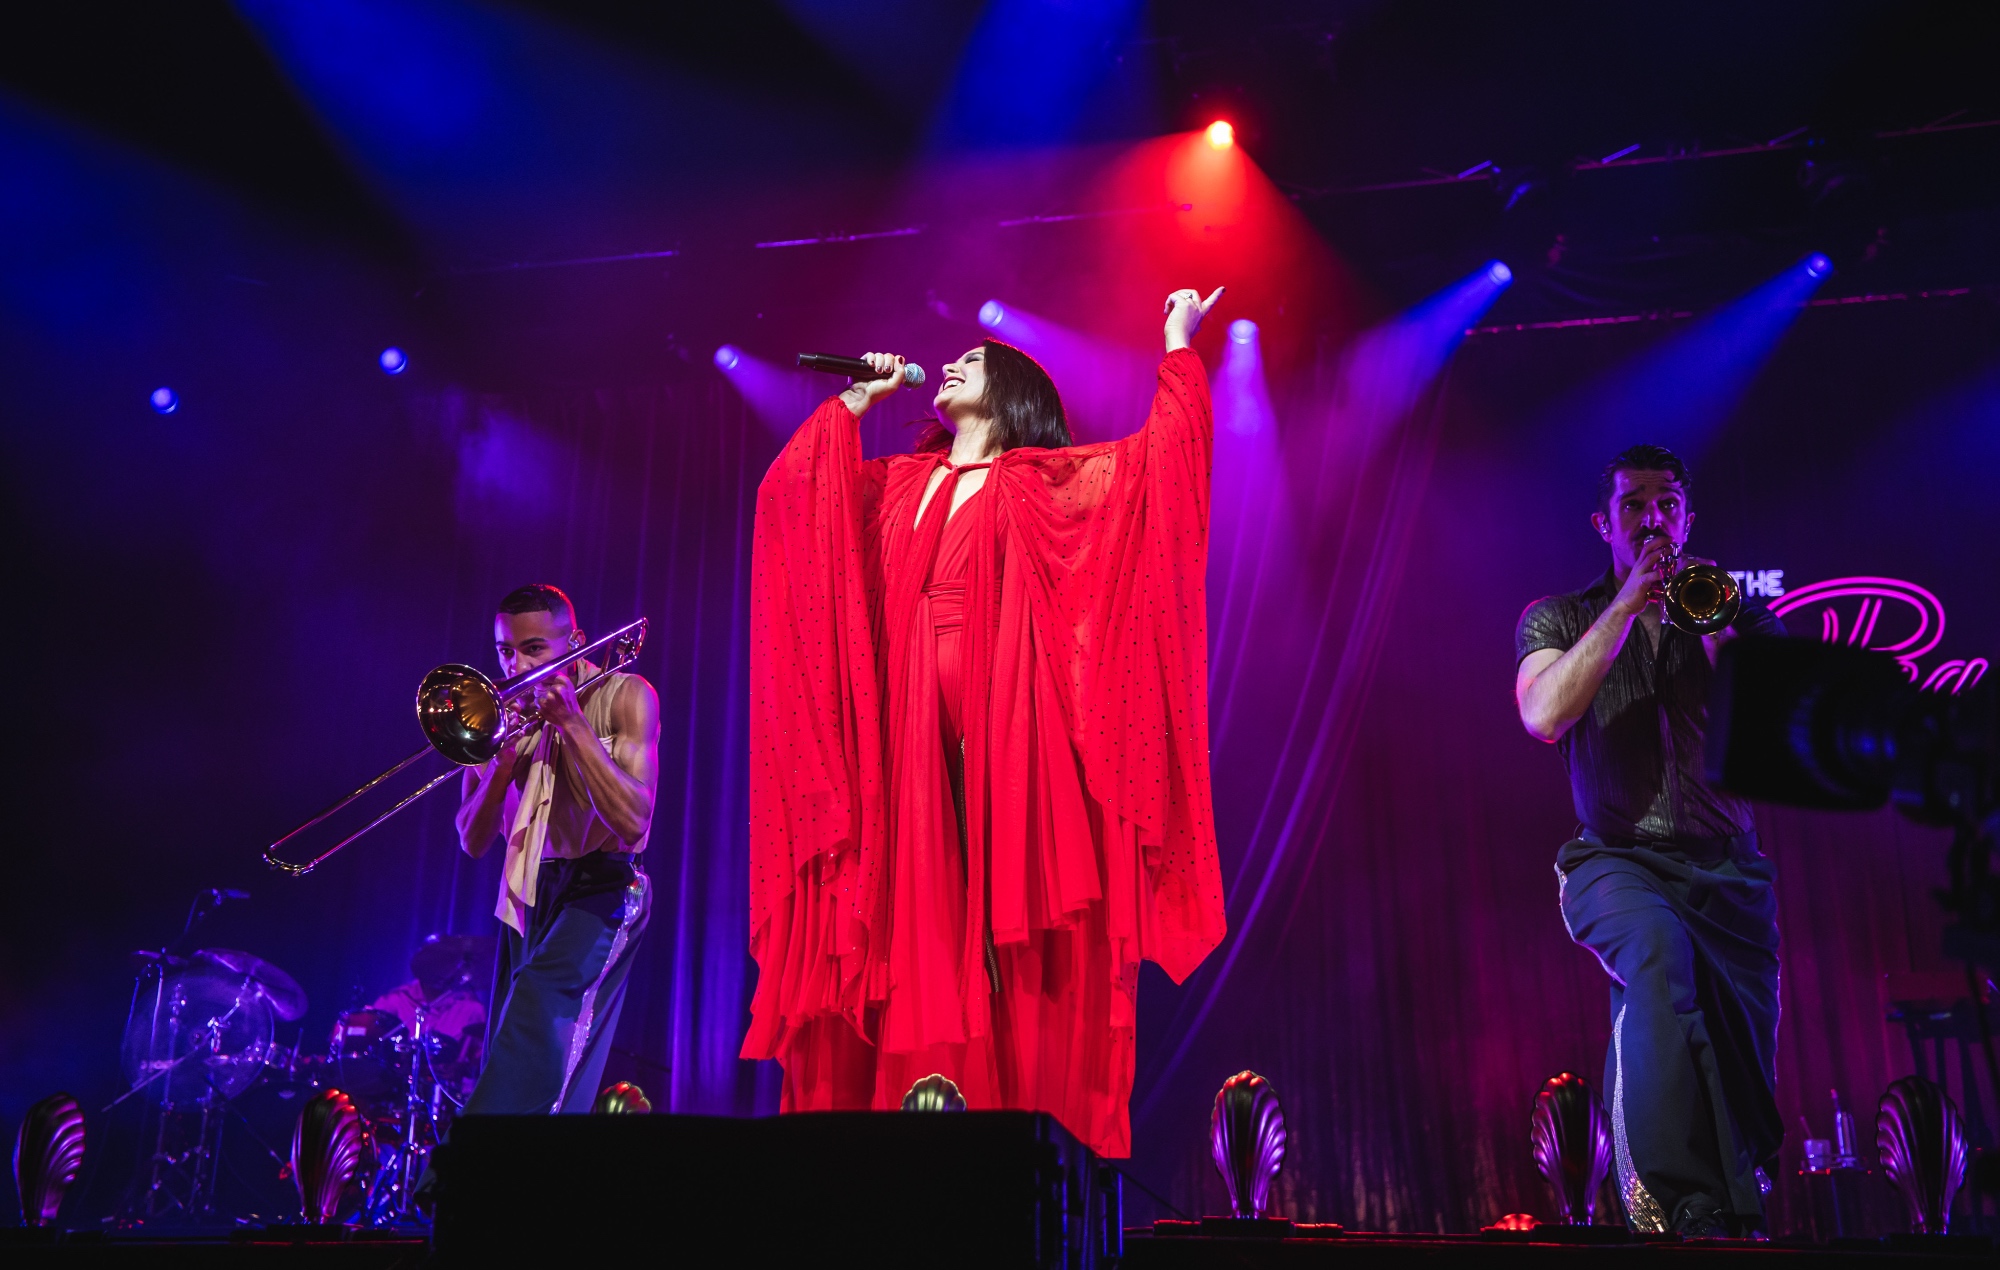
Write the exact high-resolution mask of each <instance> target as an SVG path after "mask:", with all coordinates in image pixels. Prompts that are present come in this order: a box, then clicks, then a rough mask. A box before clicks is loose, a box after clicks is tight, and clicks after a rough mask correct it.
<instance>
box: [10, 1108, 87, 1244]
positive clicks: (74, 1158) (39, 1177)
mask: <svg viewBox="0 0 2000 1270" xmlns="http://www.w3.org/2000/svg"><path fill="white" fill-rule="evenodd" d="M82 1168H83V1109H82V1108H81V1107H78V1106H77V1105H76V1099H74V1098H72V1097H70V1096H69V1095H68V1094H50V1095H49V1096H48V1097H47V1098H44V1099H42V1100H41V1101H40V1102H38V1103H36V1104H35V1105H34V1106H32V1107H30V1108H28V1114H27V1115H26V1116H25V1117H23V1118H22V1120H21V1128H20V1130H19V1131H18V1132H16V1133H15V1135H14V1186H15V1189H16V1190H17V1191H18V1192H19V1193H20V1196H21V1220H22V1221H23V1222H26V1223H27V1224H28V1225H30V1226H46V1225H49V1224H50V1223H51V1222H53V1221H55V1219H56V1211H57V1210H58V1209H60V1208H61V1207H62V1201H63V1192H65V1191H67V1190H68V1189H69V1184H70V1183H71V1182H74V1181H76V1175H77V1173H78V1172H80V1171H81V1170H82Z"/></svg>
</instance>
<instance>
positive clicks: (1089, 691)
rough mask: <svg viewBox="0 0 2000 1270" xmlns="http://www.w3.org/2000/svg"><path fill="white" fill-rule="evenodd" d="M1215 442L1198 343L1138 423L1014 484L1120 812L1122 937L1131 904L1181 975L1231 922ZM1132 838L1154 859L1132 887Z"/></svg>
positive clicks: (1092, 742)
mask: <svg viewBox="0 0 2000 1270" xmlns="http://www.w3.org/2000/svg"><path fill="white" fill-rule="evenodd" d="M1213 447H1214V416H1213V412H1212V410H1211V408H1210V404H1209V396H1208V377H1207V374H1206V373H1205V372H1204V370H1203V369H1202V364H1201V359H1200V358H1199V357H1198V356H1197V355H1196V354H1195V353H1194V352H1192V351H1191V350H1186V349H1183V350H1180V351H1177V352H1173V353H1169V354H1168V355H1167V357H1166V359H1165V360H1164V361H1163V362H1161V364H1160V374H1159V387H1158V390H1157V392H1156V393H1155V395H1154V398H1153V408H1152V411H1151V413H1150V414H1149V415H1148V416H1147V419H1146V423H1145V426H1144V427H1143V428H1141V429H1140V430H1139V431H1138V432H1137V433H1135V434H1133V435H1132V436H1130V437H1127V438H1125V439H1124V440H1122V441H1118V442H1115V443H1112V444H1109V445H1101V446H1087V447H1078V448H1076V449H1073V450H1068V451H1053V452H1049V457H1048V458H1047V459H1045V460H1041V461H1039V462H1038V463H1037V466H1038V467H1039V468H1040V469H1041V473H1042V476H1043V480H1042V481H1040V482H1020V483H1019V484H1018V485H1017V486H1014V487H1012V488H1010V489H1009V494H1010V495H1011V497H1010V499H1009V506H1008V512H1009V515H1010V520H1011V521H1012V524H1013V528H1014V530H1015V532H1017V533H1018V534H1019V535H1021V545H1022V548H1023V550H1021V551H1020V552H1019V553H1018V557H1017V558H1019V559H1020V560H1022V561H1023V562H1024V563H1028V564H1030V566H1031V568H1032V569H1033V571H1034V572H1035V573H1036V574H1037V577H1036V585H1035V586H1033V587H1032V592H1033V595H1032V596H1031V597H1030V603H1031V604H1032V605H1033V607H1034V608H1036V609H1037V610H1038V611H1037V615H1036V622H1035V625H1036V628H1037V632H1038V635H1039V636H1040V637H1042V638H1044V639H1046V640H1047V642H1048V643H1049V645H1050V649H1051V651H1052V652H1053V653H1054V654H1055V661H1056V664H1057V665H1058V667H1061V668H1063V669H1066V670H1067V671H1068V673H1067V675H1065V676H1063V678H1065V679H1066V682H1064V683H1062V684H1061V685H1060V692H1061V696H1062V697H1063V698H1064V702H1063V704H1064V710H1063V713H1064V714H1065V715H1066V716H1067V718H1068V720H1069V721H1070V727H1071V729H1072V741H1073V743H1074V745H1075V747H1076V752H1077V755H1078V757H1079V759H1080V760H1081V764H1082V767H1083V773H1084V780H1085V782H1086V785H1087V787H1088V789H1089V791H1090V794H1091V797H1092V799H1093V800H1094V801H1095V802H1096V803H1097V804H1098V805H1099V806H1100V807H1101V808H1102V809H1103V812H1104V817H1105V834H1106V843H1105V848H1106V855H1107V859H1106V862H1105V867H1106V872H1107V882H1108V884H1109V885H1110V887H1111V888H1112V892H1113V894H1111V895H1109V896H1107V899H1108V900H1109V901H1110V907H1111V910H1112V916H1113V928H1114V929H1113V935H1114V937H1117V936H1118V934H1119V932H1118V931H1117V929H1116V927H1117V926H1118V925H1120V924H1121V923H1120V922H1119V921H1118V910H1120V909H1123V908H1127V907H1128V906H1129V907H1131V908H1132V909H1133V910H1135V911H1134V914H1133V920H1134V922H1135V925H1136V929H1135V930H1134V931H1133V938H1134V939H1135V940H1136V942H1137V945H1138V951H1139V954H1140V955H1141V956H1143V957H1144V958H1146V959H1148V960H1151V961H1154V962H1156V963H1158V964H1159V966H1160V967H1161V968H1162V969H1164V970H1165V971H1166V972H1167V973H1168V974H1169V975H1171V976H1172V977H1173V978H1174V979H1175V980H1176V981H1179V980H1181V979H1183V978H1185V977H1186V976H1187V975H1188V974H1190V973H1191V972H1192V971H1193V970H1194V968H1195V967H1196V966H1197V965H1199V964H1200V962H1201V960H1202V958H1203V957H1205V956H1207V955H1208V952H1209V950H1211V949H1212V948H1214V947H1215V946H1216V945H1217V944H1218V943H1220V942H1221V940H1222V937H1223V934H1224V933H1225V931H1226V929H1227V921H1226V918H1225V915H1224V911H1223V903H1222V870H1221V865H1220V862H1219V860H1218V858H1217V854H1216V842H1215V820H1214V811H1213V807H1212V804H1211V799H1210V794H1209V770H1208V602H1207V587H1206V575H1207V569H1208V517H1209V473H1210V467H1211V455H1212V452H1213ZM1127 843H1129V844H1131V846H1132V847H1133V848H1134V849H1135V850H1136V852H1137V855H1138V859H1137V860H1136V861H1135V864H1137V865H1138V866H1139V867H1138V868H1136V869H1135V870H1134V873H1135V874H1136V877H1134V878H1132V880H1131V883H1130V885H1131V891H1130V892H1127V893H1126V894H1124V895H1121V894H1120V893H1119V892H1121V890H1123V887H1124V881H1123V880H1122V879H1121V877H1120V876H1119V875H1120V872H1121V870H1120V867H1119V863H1120V862H1119V859H1118V857H1119V855H1120V854H1122V853H1121V851H1120V847H1121V844H1127Z"/></svg>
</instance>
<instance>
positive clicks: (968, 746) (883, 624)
mask: <svg viewBox="0 0 2000 1270" xmlns="http://www.w3.org/2000/svg"><path fill="white" fill-rule="evenodd" d="M1221 295H1222V291H1221V289H1220V288H1218V289H1217V290H1216V292H1215V293H1214V294H1213V295H1211V296H1209V297H1208V298H1207V299H1206V300H1203V299H1202V298H1201V296H1200V294H1199V293H1197V292H1194V291H1177V292H1175V293H1174V294H1173V295H1172V296H1170V297H1169V298H1168V300H1167V319H1166V345H1167V353H1166V357H1165V359H1164V360H1162V361H1161V363H1160V372H1159V388H1158V391H1157V393H1156V395H1155V396H1154V399H1153V407H1152V412H1151V413H1150V414H1149V415H1148V416H1147V418H1146V422H1145V425H1144V426H1143V427H1142V428H1140V429H1139V431H1138V432H1136V433H1134V434H1133V435H1131V436H1129V437H1127V438H1125V439H1124V440H1122V441H1115V442H1109V443H1105V444H1098V445H1080V446H1079V445H1072V444H1071V443H1070V435H1069V429H1068V425H1067V424H1066V422H1065V421H1064V418H1063V413H1062V402H1061V399H1060V398H1059V397H1058V395H1057V393H1056V388H1055V385H1054V384H1053V383H1052V382H1050V380H1049V377H1048V376H1047V374H1045V373H1044V372H1043V371H1042V368H1041V367H1040V366H1039V365H1037V364H1036V363H1035V362H1034V360H1033V359H1032V358H1030V357H1028V356H1027V355H1026V354H1025V353H1022V352H1021V351H1020V350H1018V349H1015V348H1012V347H1010V346H1008V345H1006V344H1002V343H999V342H997V341H994V340H988V341H986V342H985V343H984V344H982V345H980V346H979V347H977V348H974V349H973V350H971V351H970V352H968V353H967V354H965V356H963V357H961V358H960V359H959V360H958V361H956V362H954V363H952V364H950V365H948V366H946V367H945V368H944V382H943V384H942V385H941V386H940V387H939V389H938V392H937V397H936V399H935V402H934V405H935V407H936V410H937V418H938V423H937V424H936V425H933V426H932V427H931V428H929V429H927V430H926V432H925V434H924V435H923V436H922V437H921V438H920V440H919V442H918V445H917V450H916V452H915V453H913V454H901V455H896V456H894V457H891V458H887V459H877V460H873V461H868V462H864V461H863V460H862V458H861V444H860V430H859V428H858V426H857V421H858V419H859V418H860V416H861V415H862V414H863V413H864V412H866V411H867V410H868V409H869V408H870V407H871V406H873V405H875V404H876V403H877V402H879V401H881V400H882V399H883V398H884V397H887V396H888V395H889V394H890V393H892V392H894V391H895V390H896V387H897V385H898V384H900V383H901V373H902V369H903V359H902V358H900V357H894V356H889V355H886V354H875V353H871V354H869V360H870V362H871V363H872V364H873V365H874V366H875V367H876V368H877V370H878V371H890V372H894V376H893V377H891V378H886V379H877V380H870V381H865V382H860V383H856V384H853V385H851V386H850V387H849V388H848V389H847V390H846V391H845V392H843V393H841V394H840V395H839V396H836V397H831V398H828V399H827V401H826V402H825V403H824V404H823V405H821V406H820V408H819V409H818V410H817V411H816V412H815V413H814V414H813V416H812V417H811V418H809V419H807V420H806V422H805V423H804V424H803V425H802V426H801V427H800V428H799V430H798V432H797V433H796V434H795V435H794V436H793V437H792V440H791V442H790V443H789V444H788V445H787V446H786V447H785V449H784V451H783V453H781V454H780V455H779V456H778V458H777V460H776V461H775V462H774V463H772V465H771V469H770V471H769V472H768V473H767V474H766V475H765V477H764V481H763V484H762V486H761V487H760V488H759V490H758V495H757V524H756V545H755V548H754V555H753V564H752V574H753V579H752V592H751V641H752V643H751V687H750V751H751V785H750V818H751V819H750V824H751V829H750V831H751V878H750V932H751V935H750V938H751V952H752V953H753V955H754V956H755V957H756V958H757V963H758V966H759V968H760V971H761V974H760V978H759V980H758V984H757V992H756V997H755V999H754V1001H753V1002H752V1005H751V1024H750V1031H749V1035H748V1036H747V1037H745V1039H744V1042H743V1055H744V1057H746V1058H776V1059H778V1060H779V1062H780V1063H781V1064H782V1065H783V1067H784V1075H785V1079H784V1094H783V1104H782V1105H783V1109H784V1110H786V1111H810V1110H834V1109H863V1108H871V1107H872V1108H876V1109H882V1110H891V1109H894V1108H896V1107H898V1106H900V1105H901V1103H902V1099H903V1095H904V1093H905V1092H906V1091H907V1090H908V1089H909V1087H910V1086H911V1085H912V1084H913V1083H914V1082H916V1081H917V1080H920V1079H922V1078H923V1077H924V1076H927V1075H929V1074H931V1073H934V1072H936V1073H942V1074H943V1075H945V1076H948V1077H950V1078H951V1079H952V1080H953V1081H955V1082H956V1083H957V1085H958V1087H959V1089H960V1090H961V1091H962V1092H963V1093H964V1095H965V1099H966V1102H967V1104H968V1105H969V1106H970V1107H972V1108H973V1109H975V1110H978V1109H986V1108H1001V1107H1005V1108H1020V1109H1027V1110H1036V1111H1047V1112H1050V1113H1052V1114H1053V1115H1054V1116H1055V1117H1056V1118H1057V1119H1058V1120H1059V1121H1061V1123H1062V1124H1063V1125H1064V1126H1065V1127H1066V1128H1068V1129H1069V1130H1070V1131H1071V1132H1072V1133H1074V1134H1075V1135H1076V1136H1077V1137H1078V1138H1080V1139H1082V1140H1083V1141H1084V1142H1085V1143H1086V1144H1088V1145H1089V1146H1091V1147H1092V1148H1094V1149H1095V1150H1096V1151H1098V1152H1099V1153H1100V1154H1103V1155H1108V1156H1125V1155H1129V1154H1130V1153H1131V1147H1130V1143H1131V1123H1130V1116H1129V1112H1128V1103H1129V1101H1130V1098H1131V1091H1132V1072H1133V1032H1134V1022H1135V1015H1136V993H1137V988H1138V980H1139V962H1140V961H1141V960H1142V959H1150V960H1152V961H1154V962H1156V963H1158V964H1159V965H1160V966H1161V967H1162V968H1163V969H1164V970H1166V972H1167V973H1168V974H1169V975H1171V976H1172V977H1173V978H1174V979H1175V980H1176V981H1179V980H1182V979H1184V978H1185V977H1186V976H1187V975H1188V974H1189V973H1190V972H1192V971H1193V969H1194V968H1195V966H1196V965H1198V964H1199V963H1200V962H1201V959H1202V958H1203V957H1204V956H1206V955H1207V953H1208V951H1209V950H1210V949H1211V948H1213V947H1214V946H1215V945H1216V943H1217V942H1219V941H1220V940H1221V938H1222V935H1223V930H1224V918H1223V908H1222V879H1221V870H1220V867H1219V865H1218V863H1217V859H1216V851H1215V830H1214V824H1213V818H1212V815H1211V811H1210V805H1209V782H1208V688H1207V675H1208V648H1207V602H1206V597H1205V591H1204V576H1203V575H1204V572H1205V570H1206V568H1207V561H1208V498H1209V460H1210V452H1211V446H1212V441H1213V420H1212V414H1211V411H1210V406H1209V398H1208V379H1207V376H1206V374H1205V372H1204V371H1203V369H1202V364H1201V359H1200V358H1199V357H1198V356H1196V354H1195V353H1194V352H1193V351H1192V350H1191V349H1190V348H1189V347H1188V342H1189V341H1190V340H1191V339H1192V338H1193V336H1194V333H1195V329H1196V327H1198V326H1199V325H1200V323H1201V320H1202V318H1203V317H1204V316H1206V315H1207V313H1208V311H1209V310H1210V309H1211V308H1212V307H1213V306H1214V305H1215V303H1216V302H1217V300H1218V299H1219V298H1220V297H1221Z"/></svg>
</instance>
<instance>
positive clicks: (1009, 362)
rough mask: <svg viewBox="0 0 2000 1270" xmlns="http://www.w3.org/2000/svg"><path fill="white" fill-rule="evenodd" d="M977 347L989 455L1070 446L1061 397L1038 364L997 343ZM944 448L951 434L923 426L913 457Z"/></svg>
mask: <svg viewBox="0 0 2000 1270" xmlns="http://www.w3.org/2000/svg"><path fill="white" fill-rule="evenodd" d="M979 347H980V350H981V352H983V353H984V354H985V361H986V394H985V396H984V397H983V398H982V399H981V401H982V404H983V405H984V406H985V407H986V413H987V414H988V415H990V416H991V417H992V419H993V442H994V447H993V448H994V450H995V451H996V452H1002V451H1006V450H1017V449H1020V448H1021V447H1022V446H1034V447H1038V448H1042V449H1055V448H1056V447H1058V446H1065V445H1074V444H1076V442H1075V441H1074V440H1073V439H1071V437H1070V434H1069V418H1068V416H1066V415H1065V414H1063V404H1062V394H1061V393H1058V392H1057V391H1056V381H1055V380H1053V379H1050V378H1049V373H1048V372H1047V371H1045V370H1043V369H1042V366H1041V363H1040V362H1037V361H1036V360H1035V359H1034V358H1032V357H1030V356H1028V355H1027V354H1026V353H1024V352H1022V351H1021V350H1020V349H1018V348H1015V347H1014V346H1013V345H1012V344H1002V343H1001V342H1000V341H999V340H987V341H986V342H985V343H983V344H981V345H980V346H979ZM950 448H951V432H950V431H949V430H948V429H946V427H945V426H944V424H942V423H940V422H939V421H937V420H936V419H927V420H925V421H924V422H923V424H922V425H921V429H920V431H919V432H918V433H917V446H916V451H917V453H918V454H930V453H934V452H936V451H940V450H949V449H950Z"/></svg>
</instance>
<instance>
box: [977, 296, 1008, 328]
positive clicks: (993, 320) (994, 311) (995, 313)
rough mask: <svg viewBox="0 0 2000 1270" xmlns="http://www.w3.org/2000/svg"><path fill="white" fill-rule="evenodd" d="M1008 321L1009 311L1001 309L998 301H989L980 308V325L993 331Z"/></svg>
mask: <svg viewBox="0 0 2000 1270" xmlns="http://www.w3.org/2000/svg"><path fill="white" fill-rule="evenodd" d="M1006 320H1007V310H1006V309H1003V308H1001V307H1000V302H999V301H998V300H988V301H987V302H986V303H984V304H982V305H980V306H979V325H981V326H983V327H985V328H986V329H987V330H989V331H991V330H993V329H995V328H996V327H998V326H999V325H1000V324H1001V323H1002V322H1004V321H1006Z"/></svg>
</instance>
